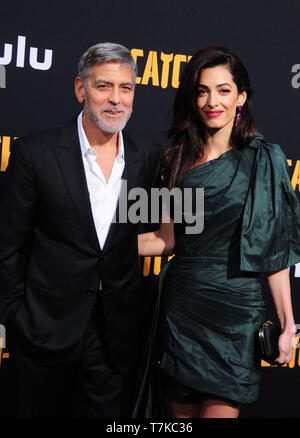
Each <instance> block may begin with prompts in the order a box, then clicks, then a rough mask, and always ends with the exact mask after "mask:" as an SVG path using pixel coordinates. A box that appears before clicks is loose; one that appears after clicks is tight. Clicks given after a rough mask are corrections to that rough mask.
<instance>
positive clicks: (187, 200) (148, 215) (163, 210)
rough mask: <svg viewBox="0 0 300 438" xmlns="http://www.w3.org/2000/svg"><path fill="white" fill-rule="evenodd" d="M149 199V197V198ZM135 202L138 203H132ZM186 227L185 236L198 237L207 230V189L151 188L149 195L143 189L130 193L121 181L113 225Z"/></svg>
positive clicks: (125, 182) (133, 189) (132, 189)
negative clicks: (169, 224) (177, 225)
mask: <svg viewBox="0 0 300 438" xmlns="http://www.w3.org/2000/svg"><path fill="white" fill-rule="evenodd" d="M149 195H150V196H149ZM132 201H135V202H133V203H132ZM171 218H172V220H173V221H174V223H184V224H185V232H186V234H199V233H201V232H202V231H203V228H204V189H203V188H200V187H196V188H184V189H183V190H181V189H180V188H178V187H175V188H173V189H171V190H169V189H168V188H166V187H162V188H152V189H151V190H150V194H149V193H148V192H147V190H146V189H144V188H142V187H134V188H131V189H130V190H128V186H127V181H126V180H123V181H122V187H121V191H120V197H119V208H118V212H117V214H116V215H115V216H114V218H113V222H114V223H116V222H117V223H128V222H130V223H133V224H136V223H142V224H148V223H151V224H159V223H161V222H163V223H169V222H170V220H171Z"/></svg>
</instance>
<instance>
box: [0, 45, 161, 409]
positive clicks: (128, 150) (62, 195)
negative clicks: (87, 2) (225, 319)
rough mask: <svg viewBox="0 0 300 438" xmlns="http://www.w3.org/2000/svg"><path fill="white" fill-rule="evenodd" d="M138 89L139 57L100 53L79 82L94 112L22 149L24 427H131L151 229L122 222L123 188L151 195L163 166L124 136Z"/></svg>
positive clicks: (4, 297) (11, 183) (12, 211)
mask: <svg viewBox="0 0 300 438" xmlns="http://www.w3.org/2000/svg"><path fill="white" fill-rule="evenodd" d="M135 78H136V65H135V62H134V60H133V59H132V57H131V55H130V51H129V50H128V49H126V48H125V47H123V46H120V45H118V44H113V43H104V44H97V45H96V46H93V47H91V48H90V49H89V50H88V51H87V52H86V53H85V54H84V55H83V56H82V57H81V60H80V63H79V74H78V77H77V78H76V80H75V93H76V96H77V99H78V101H79V102H80V103H83V104H84V106H83V112H82V113H80V114H79V116H78V117H76V118H74V119H73V120H71V121H70V122H69V123H68V124H67V125H65V126H63V127H61V128H55V129H51V130H47V131H43V132H40V133H38V134H33V135H30V136H28V137H24V138H20V139H18V140H17V141H16V142H15V143H14V144H13V146H12V150H11V156H10V161H9V165H8V168H7V171H6V174H5V179H4V184H3V185H4V190H3V193H2V197H1V211H0V323H2V324H5V326H6V329H7V333H8V341H7V343H8V346H9V350H10V354H11V362H10V368H11V370H10V371H11V374H12V385H13V386H14V387H15V389H14V390H13V386H12V387H11V392H12V394H13V396H12V403H13V408H14V414H13V415H17V416H25V417H41V416H54V417H57V416H69V415H70V416H83V417H124V416H128V415H129V412H130V408H131V404H130V401H131V400H132V396H133V393H134V392H133V389H134V383H133V382H134V374H135V371H136V367H137V364H138V361H139V358H140V354H141V345H140V342H141V340H142V336H141V335H142V332H143V331H142V325H141V323H142V320H143V291H142V290H141V272H140V266H139V257H138V247H137V233H138V230H139V224H137V223H132V222H129V221H127V222H126V221H124V220H123V221H122V223H118V221H117V220H114V218H117V216H118V215H117V214H115V213H116V212H118V205H119V202H120V193H121V192H122V190H121V186H122V183H124V181H125V180H126V184H127V192H128V191H129V190H130V189H131V188H134V187H141V188H142V189H146V190H147V192H148V193H149V192H150V189H151V187H153V186H154V185H155V181H156V180H157V176H158V174H159V159H160V151H159V150H158V149H157V148H153V147H144V146H141V144H140V143H138V142H137V143H135V142H134V141H133V140H131V138H130V137H129V135H128V134H127V133H126V132H125V131H123V128H124V126H125V125H126V122H127V120H128V119H129V117H130V114H131V111H132V104H133V97H134V88H135ZM129 202H130V201H129ZM129 202H128V206H129V205H130V204H129Z"/></svg>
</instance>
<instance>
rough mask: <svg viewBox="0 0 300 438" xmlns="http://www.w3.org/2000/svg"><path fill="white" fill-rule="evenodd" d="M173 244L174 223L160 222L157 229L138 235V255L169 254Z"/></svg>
mask: <svg viewBox="0 0 300 438" xmlns="http://www.w3.org/2000/svg"><path fill="white" fill-rule="evenodd" d="M174 246H175V239H174V223H173V221H172V220H171V221H170V222H169V223H161V225H160V228H159V230H157V231H152V232H150V233H144V234H139V235H138V248H139V255H140V256H162V255H171V254H172V251H173V249H174Z"/></svg>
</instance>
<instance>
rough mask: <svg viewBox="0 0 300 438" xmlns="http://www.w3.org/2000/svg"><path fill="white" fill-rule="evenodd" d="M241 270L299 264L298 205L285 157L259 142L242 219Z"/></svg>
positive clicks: (299, 230) (278, 148)
mask: <svg viewBox="0 0 300 438" xmlns="http://www.w3.org/2000/svg"><path fill="white" fill-rule="evenodd" d="M240 248H241V253H240V255H241V257H240V260H241V261H240V263H241V266H240V268H241V270H242V271H255V272H271V271H279V270H281V269H284V268H287V267H288V266H292V265H295V264H296V263H298V262H300V204H299V201H298V198H297V196H296V194H295V192H294V190H293V187H292V185H291V182H290V178H289V173H288V165H287V161H286V157H285V155H284V153H283V151H282V150H281V148H280V147H279V146H278V145H275V144H270V143H266V142H265V141H264V140H263V139H262V138H260V142H258V145H257V151H256V156H255V159H254V163H253V168H252V175H251V181H250V186H249V190H248V194H247V197H246V203H245V208H244V213H243V219H242V233H241V245H240Z"/></svg>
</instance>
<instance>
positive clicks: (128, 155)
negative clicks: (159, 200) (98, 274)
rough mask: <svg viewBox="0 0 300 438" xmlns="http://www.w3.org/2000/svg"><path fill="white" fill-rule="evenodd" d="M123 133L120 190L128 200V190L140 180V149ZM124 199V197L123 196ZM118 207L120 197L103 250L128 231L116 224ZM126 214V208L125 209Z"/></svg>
mask: <svg viewBox="0 0 300 438" xmlns="http://www.w3.org/2000/svg"><path fill="white" fill-rule="evenodd" d="M122 134H123V140H124V155H125V167H124V171H123V175H122V180H123V181H122V182H123V184H122V192H121V196H122V197H126V200H127V201H128V192H129V191H130V190H131V189H132V188H134V187H137V186H138V181H140V178H139V175H140V171H141V166H140V165H141V156H140V151H139V149H138V148H137V146H136V144H135V143H134V142H133V140H132V139H131V138H130V137H129V135H128V134H127V133H126V131H122ZM124 182H126V186H125V190H124V191H123V189H124ZM123 200H124V198H123ZM119 209H120V197H119V200H118V204H117V207H116V212H115V215H114V219H113V222H112V223H111V225H110V227H109V231H108V234H107V238H106V241H105V244H104V248H103V252H104V251H105V252H106V251H107V250H108V249H109V248H110V247H111V246H112V245H113V244H114V241H115V240H116V239H117V238H118V239H119V237H120V233H121V232H122V230H123V232H125V233H126V232H128V228H127V227H124V226H122V225H120V224H118V218H119ZM126 214H127V209H126Z"/></svg>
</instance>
